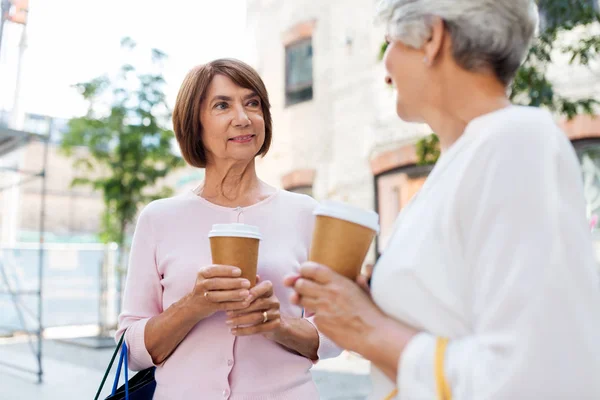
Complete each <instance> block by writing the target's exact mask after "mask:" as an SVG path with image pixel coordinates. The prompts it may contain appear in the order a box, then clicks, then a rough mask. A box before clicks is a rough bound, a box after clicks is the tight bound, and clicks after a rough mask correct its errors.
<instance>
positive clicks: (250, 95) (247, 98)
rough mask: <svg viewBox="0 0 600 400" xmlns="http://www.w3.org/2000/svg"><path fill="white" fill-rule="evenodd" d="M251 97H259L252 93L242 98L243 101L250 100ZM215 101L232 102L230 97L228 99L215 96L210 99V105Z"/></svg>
mask: <svg viewBox="0 0 600 400" xmlns="http://www.w3.org/2000/svg"><path fill="white" fill-rule="evenodd" d="M253 97H259V96H258V94H257V93H255V92H252V93H250V94H247V95H246V96H244V98H243V100H249V99H251V98H253ZM216 100H221V101H231V100H232V98H231V97H229V96H223V95H217V96H215V97H213V99H212V101H211V103H212V102H214V101H216Z"/></svg>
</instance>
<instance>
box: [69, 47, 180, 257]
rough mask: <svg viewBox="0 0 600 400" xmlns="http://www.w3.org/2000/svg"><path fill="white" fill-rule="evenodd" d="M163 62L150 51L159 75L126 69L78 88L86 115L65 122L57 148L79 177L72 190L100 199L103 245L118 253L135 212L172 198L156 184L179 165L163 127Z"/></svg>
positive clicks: (129, 49) (166, 111)
mask: <svg viewBox="0 0 600 400" xmlns="http://www.w3.org/2000/svg"><path fill="white" fill-rule="evenodd" d="M121 47H122V49H123V50H124V51H125V52H128V53H129V52H132V51H133V50H134V49H135V48H136V45H135V43H134V42H133V40H131V39H130V38H125V39H123V40H122V42H121ZM165 58H166V55H165V54H164V53H162V52H161V51H159V50H153V51H152V64H153V68H156V69H157V70H158V72H156V71H153V72H149V73H148V72H138V71H137V70H136V68H135V67H134V66H133V65H131V64H124V65H123V66H122V67H121V68H120V70H119V71H118V73H117V74H116V76H115V77H108V76H101V77H98V78H95V79H92V80H90V81H88V82H83V83H78V84H76V85H75V88H76V89H77V90H78V91H79V93H80V94H81V96H82V97H83V98H84V99H85V100H86V101H87V102H88V103H89V108H88V112H87V114H86V115H85V116H82V117H77V118H73V119H71V120H70V121H69V129H68V132H66V134H65V135H64V137H63V141H62V144H61V146H62V151H63V153H64V154H65V155H67V156H72V157H73V158H74V164H73V166H74V168H75V169H76V170H77V171H78V172H79V175H78V176H77V177H76V178H75V179H74V180H73V182H72V185H73V186H77V185H87V186H90V187H92V188H94V189H95V190H97V191H98V192H101V193H102V195H103V198H104V204H105V210H104V213H103V215H102V231H101V233H100V238H101V240H102V241H103V242H116V243H118V244H119V245H120V247H121V248H122V247H123V245H124V244H125V242H126V236H125V235H126V232H127V229H128V227H129V225H130V224H131V223H132V222H133V221H134V220H135V217H136V215H137V212H138V210H139V207H140V206H141V205H143V204H146V203H148V202H150V201H152V200H154V199H157V198H161V197H167V196H170V195H171V194H172V190H171V189H170V188H168V187H162V188H160V189H157V185H158V184H159V183H160V180H161V179H162V178H164V177H166V176H167V175H168V174H169V173H170V172H171V171H172V170H173V169H175V168H178V167H180V166H182V165H183V161H182V159H181V158H180V157H179V156H177V155H175V154H174V153H173V152H172V146H171V145H172V139H173V133H172V131H170V130H169V129H166V128H165V127H164V126H165V124H166V122H167V120H168V119H169V118H170V111H169V108H168V107H167V104H166V100H165V94H164V92H163V87H164V84H165V81H164V79H163V76H162V72H161V63H162V61H163V60H164V59H165ZM80 148H85V149H86V150H85V151H78V149H80Z"/></svg>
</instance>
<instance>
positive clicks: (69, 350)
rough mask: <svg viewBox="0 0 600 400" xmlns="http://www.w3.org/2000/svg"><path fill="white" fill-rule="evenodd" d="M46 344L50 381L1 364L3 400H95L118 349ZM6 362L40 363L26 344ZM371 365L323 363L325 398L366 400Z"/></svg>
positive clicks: (9, 351) (2, 355)
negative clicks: (40, 381) (109, 364)
mask: <svg viewBox="0 0 600 400" xmlns="http://www.w3.org/2000/svg"><path fill="white" fill-rule="evenodd" d="M43 346H44V348H43V350H44V357H43V365H44V382H43V383H42V384H38V383H36V380H37V377H36V376H35V375H34V374H26V373H22V372H18V371H16V370H14V369H11V368H10V367H5V366H0V400H59V399H60V400H64V399H90V400H91V399H93V398H94V395H95V394H96V390H97V389H98V385H99V383H100V381H101V379H102V376H103V374H104V371H105V369H106V366H107V365H108V362H109V361H110V357H111V356H112V352H113V350H112V349H102V350H97V349H91V348H87V347H82V346H77V345H73V344H68V343H62V342H58V341H53V340H47V341H44V343H43ZM0 360H2V361H4V362H10V363H14V364H17V365H20V366H23V367H27V368H31V369H35V365H36V364H35V359H34V356H33V354H32V353H31V352H30V350H29V347H28V345H27V344H26V343H19V344H10V345H7V344H3V345H0ZM369 368H370V366H369V362H368V361H365V360H363V359H361V358H359V357H357V356H355V355H353V354H350V353H344V354H342V355H341V356H340V357H338V358H335V359H332V360H324V361H321V362H319V363H318V364H317V365H316V366H315V367H314V368H313V376H314V379H315V382H316V384H317V386H318V388H319V392H320V394H321V399H322V400H365V399H366V396H367V395H368V393H369V388H370V381H369V377H368V373H369ZM113 369H114V368H113ZM130 376H131V375H130ZM113 379H114V371H113V372H112V373H111V375H110V376H109V378H108V379H107V384H105V388H104V391H103V392H102V394H103V395H102V396H101V398H105V397H106V396H107V395H108V392H109V391H110V389H111V386H112V382H113ZM121 383H122V380H121ZM207 400H210V399H207Z"/></svg>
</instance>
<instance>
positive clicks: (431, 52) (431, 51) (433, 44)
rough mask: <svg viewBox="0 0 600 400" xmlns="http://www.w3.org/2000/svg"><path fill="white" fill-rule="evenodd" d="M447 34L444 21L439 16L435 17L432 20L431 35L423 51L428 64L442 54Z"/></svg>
mask: <svg viewBox="0 0 600 400" xmlns="http://www.w3.org/2000/svg"><path fill="white" fill-rule="evenodd" d="M445 35H446V28H445V26H444V21H443V20H442V19H441V18H439V17H433V19H432V22H431V37H430V38H429V39H427V41H426V42H425V44H424V45H423V52H424V53H425V59H424V62H425V63H426V64H427V65H428V66H430V65H432V64H433V63H434V62H435V61H436V59H437V58H438V57H439V56H440V55H441V53H442V46H443V44H444V36H445Z"/></svg>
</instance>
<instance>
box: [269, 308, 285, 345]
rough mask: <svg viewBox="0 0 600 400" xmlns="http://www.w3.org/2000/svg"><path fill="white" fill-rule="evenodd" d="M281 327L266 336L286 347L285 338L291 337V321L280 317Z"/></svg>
mask: <svg viewBox="0 0 600 400" xmlns="http://www.w3.org/2000/svg"><path fill="white" fill-rule="evenodd" d="M279 321H280V322H279V326H278V327H277V328H275V329H273V330H272V331H270V332H266V333H265V334H264V335H265V337H266V338H267V339H270V340H272V341H274V342H276V343H279V344H281V345H284V342H285V338H286V337H289V332H290V329H291V327H290V324H289V321H287V319H286V318H285V317H284V316H283V315H282V316H280V317H279Z"/></svg>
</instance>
